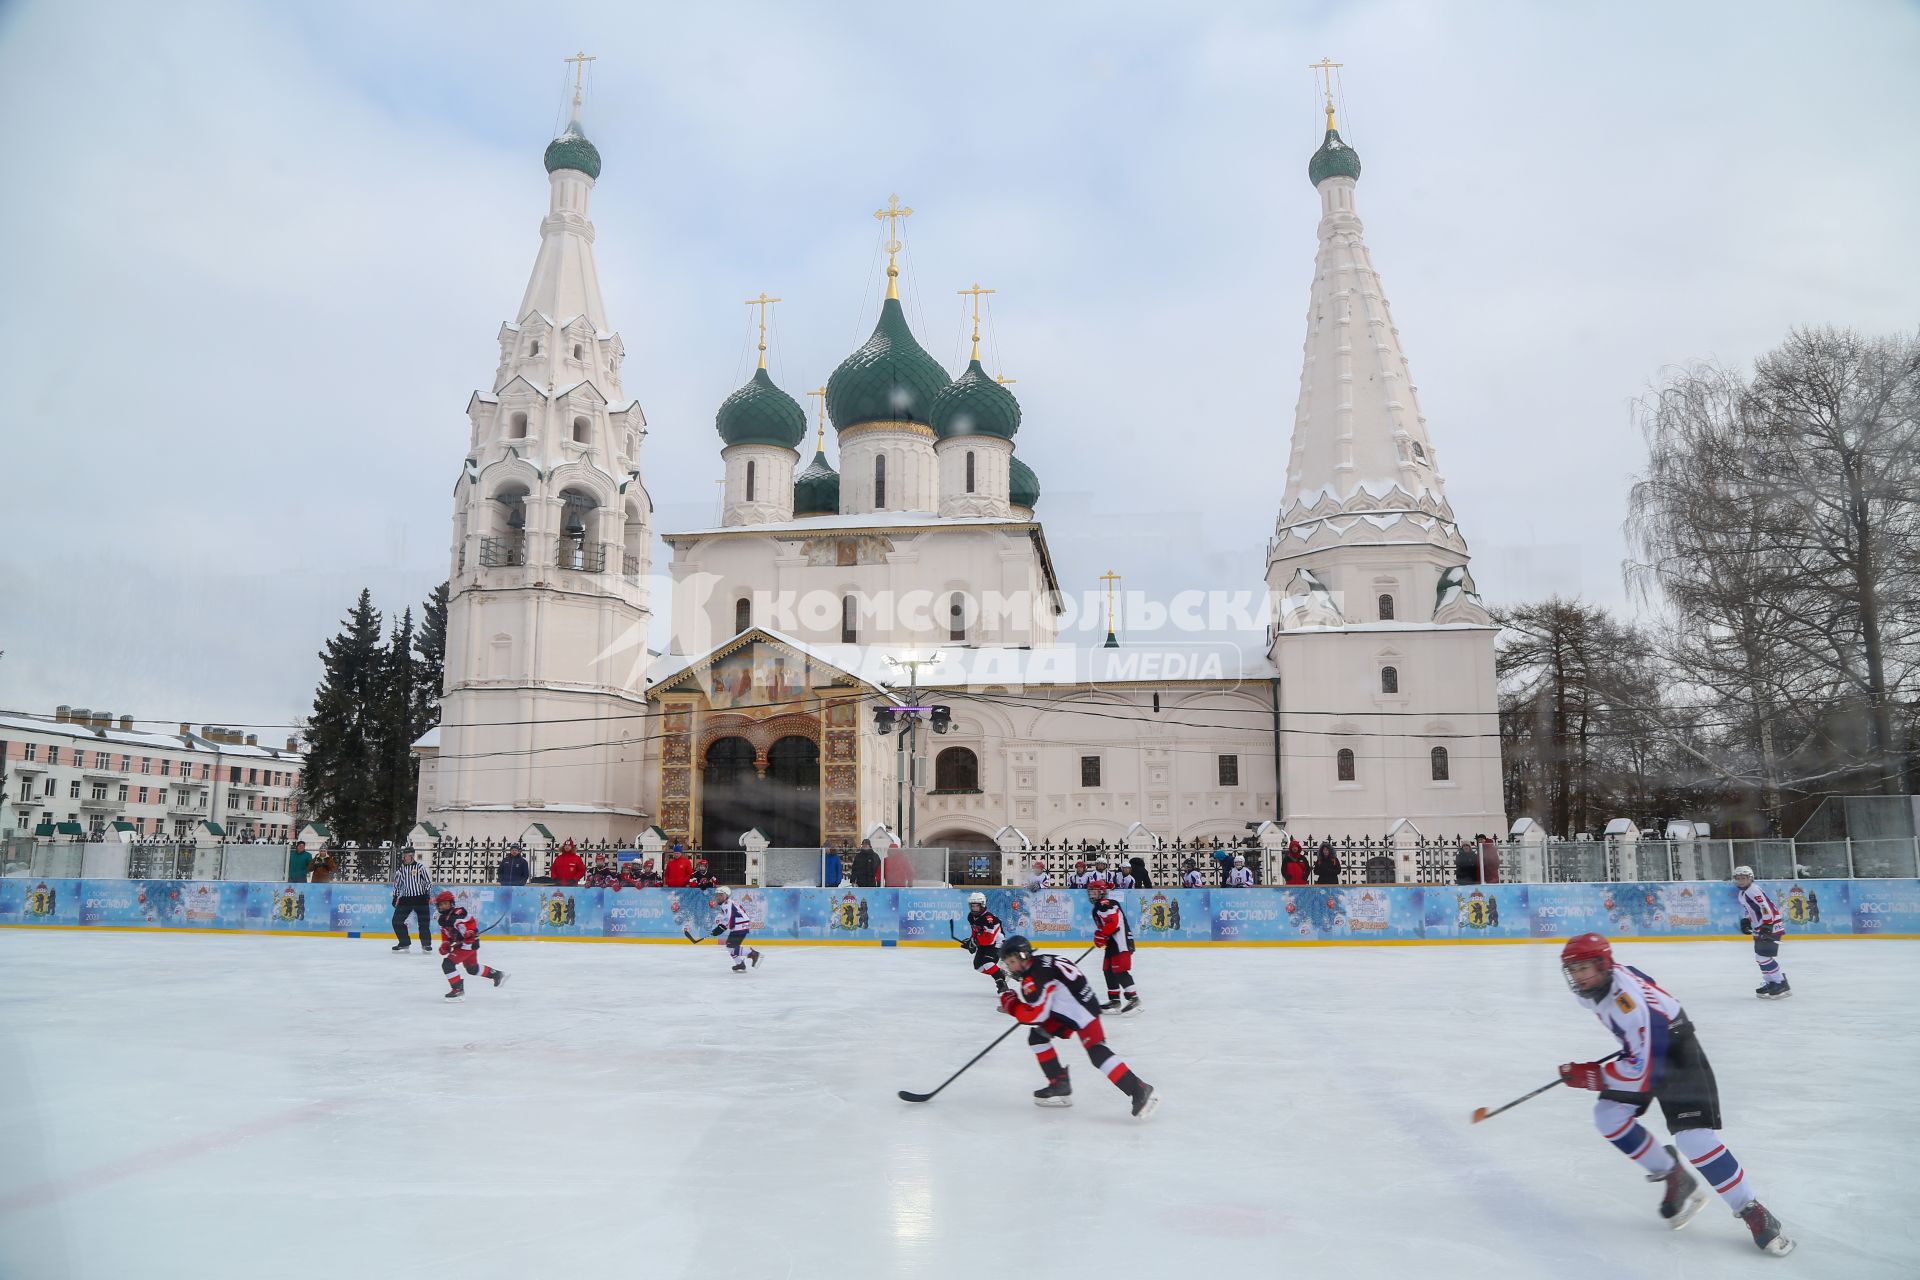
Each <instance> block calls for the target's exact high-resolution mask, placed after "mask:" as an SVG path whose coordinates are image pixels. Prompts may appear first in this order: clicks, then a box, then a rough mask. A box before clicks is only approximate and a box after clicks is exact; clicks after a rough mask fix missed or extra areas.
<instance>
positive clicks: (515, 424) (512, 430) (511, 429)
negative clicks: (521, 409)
mask: <svg viewBox="0 0 1920 1280" xmlns="http://www.w3.org/2000/svg"><path fill="white" fill-rule="evenodd" d="M526 438H527V415H526V414H524V413H516V414H514V415H513V416H511V417H509V418H508V419H507V439H509V440H525V439H526Z"/></svg>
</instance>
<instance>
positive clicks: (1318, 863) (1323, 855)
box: [1313, 844, 1340, 884]
mask: <svg viewBox="0 0 1920 1280" xmlns="http://www.w3.org/2000/svg"><path fill="white" fill-rule="evenodd" d="M1313 882H1314V883H1315V884H1339V883H1340V855H1338V854H1336V853H1335V852H1334V851H1333V846H1332V845H1330V844H1323V845H1321V846H1320V849H1319V851H1318V852H1317V853H1315V854H1314V855H1313Z"/></svg>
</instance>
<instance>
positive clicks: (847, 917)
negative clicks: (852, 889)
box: [827, 893, 873, 932]
mask: <svg viewBox="0 0 1920 1280" xmlns="http://www.w3.org/2000/svg"><path fill="white" fill-rule="evenodd" d="M827 925H828V927H829V928H833V929H840V930H842V931H845V932H853V931H855V930H859V929H870V928H872V927H873V925H872V921H871V919H870V916H869V909H868V907H867V900H866V899H865V898H864V897H862V896H861V895H860V894H857V893H849V894H845V895H843V896H841V897H839V898H836V899H834V901H833V906H832V908H831V909H830V910H829V911H828V912H827Z"/></svg>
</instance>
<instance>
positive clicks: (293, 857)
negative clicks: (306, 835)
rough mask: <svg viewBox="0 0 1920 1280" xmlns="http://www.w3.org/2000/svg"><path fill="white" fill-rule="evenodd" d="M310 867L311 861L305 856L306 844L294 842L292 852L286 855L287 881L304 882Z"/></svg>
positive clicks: (304, 842)
mask: <svg viewBox="0 0 1920 1280" xmlns="http://www.w3.org/2000/svg"><path fill="white" fill-rule="evenodd" d="M312 866H313V859H312V858H311V857H309V856H308V855H307V842H306V841H305V840H295V841H294V842H293V851H292V852H291V853H289V854H288V855H287V879H288V880H289V881H292V882H294V883H299V882H301V881H304V880H305V879H306V878H307V872H308V871H309V870H310V869H311V868H312Z"/></svg>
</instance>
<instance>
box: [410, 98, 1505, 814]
mask: <svg viewBox="0 0 1920 1280" xmlns="http://www.w3.org/2000/svg"><path fill="white" fill-rule="evenodd" d="M1325 110H1326V132H1325V137H1324V140H1323V141H1322V143H1321V145H1320V147H1319V149H1318V150H1317V151H1315V152H1314V153H1313V154H1312V156H1311V157H1310V158H1309V160H1308V163H1307V174H1306V176H1307V178H1308V180H1309V182H1310V184H1311V186H1312V188H1313V190H1314V191H1315V193H1316V194H1317V195H1318V198H1319V202H1320V222H1319V233H1318V239H1319V244H1318V248H1317V253H1316V257H1315V263H1314V276H1313V284H1312V288H1311V292H1310V294H1309V297H1308V300H1307V316H1306V335H1305V348H1304V351H1303V355H1302V361H1301V370H1300V394H1299V400H1298V403H1297V406H1296V409H1295V414H1294V424H1293V437H1292V444H1291V447H1290V450H1289V452H1288V455H1287V458H1286V462H1285V468H1286V469H1285V474H1284V479H1283V480H1282V478H1281V476H1280V473H1279V470H1278V463H1279V459H1278V458H1275V459H1273V460H1272V461H1273V464H1274V467H1273V471H1274V476H1275V480H1276V484H1275V486H1274V487H1275V489H1277V490H1278V497H1277V503H1276V518H1275V524H1274V530H1273V535H1272V537H1271V539H1270V540H1269V541H1268V543H1267V545H1266V548H1265V554H1264V558H1265V587H1266V591H1265V594H1266V598H1267V600H1268V602H1269V606H1270V617H1269V619H1268V625H1267V627H1266V630H1265V633H1264V634H1261V635H1252V636H1248V637H1246V638H1245V639H1246V644H1245V648H1246V650H1247V652H1246V653H1245V655H1244V656H1237V657H1236V658H1235V659H1234V660H1233V661H1232V662H1230V663H1222V662H1220V661H1219V660H1218V658H1219V655H1218V653H1217V652H1215V653H1213V654H1212V655H1211V658H1212V660H1211V661H1209V660H1208V659H1209V656H1210V655H1209V654H1207V653H1205V652H1201V651H1196V652H1195V653H1192V654H1183V653H1182V652H1181V651H1180V650H1179V648H1178V646H1161V645H1153V646H1151V650H1152V651H1151V652H1142V651H1139V650H1138V649H1134V648H1130V647H1129V646H1123V645H1118V644H1117V642H1116V640H1115V637H1114V636H1113V635H1112V633H1111V630H1110V631H1109V636H1108V646H1107V647H1103V648H1095V649H1086V648H1076V647H1072V646H1068V645H1065V644H1063V643H1061V641H1060V639H1059V634H1058V630H1059V628H1058V619H1059V617H1060V615H1061V612H1062V608H1063V605H1062V595H1061V585H1060V583H1059V581H1058V580H1057V578H1056V576H1055V573H1054V568H1053V564H1052V561H1051V559H1050V557H1049V554H1048V550H1047V539H1046V532H1045V528H1044V526H1043V524H1042V523H1041V520H1040V517H1039V514H1038V512H1039V510H1040V507H1041V504H1042V489H1041V484H1040V479H1039V477H1038V476H1037V475H1036V474H1035V472H1034V471H1033V469H1032V468H1031V467H1029V466H1028V465H1027V464H1026V463H1025V462H1023V461H1022V460H1021V458H1020V456H1019V440H1020V437H1021V432H1022V431H1023V430H1024V431H1025V432H1027V433H1028V437H1029V438H1031V436H1032V434H1033V433H1035V432H1047V431H1057V432H1071V431H1074V430H1076V429H1077V428H1076V425H1075V424H1072V423H1061V422H1028V421H1024V420H1023V417H1022V414H1021V409H1020V404H1019V401H1018V400H1017V399H1016V398H1015V396H1014V394H1013V392H1012V391H1011V390H1010V389H1009V387H1008V386H1007V385H1005V384H1004V383H1002V382H1001V381H999V380H998V379H996V378H994V377H992V376H990V375H989V374H988V373H987V372H986V371H985V370H984V369H983V367H982V365H981V362H980V358H979V320H978V316H979V311H978V304H979V295H980V293H981V292H985V291H982V290H980V289H979V286H978V285H975V286H973V289H972V290H967V289H961V290H959V292H961V293H969V292H971V293H972V294H973V299H974V307H975V310H974V316H975V321H974V349H973V358H972V359H971V360H970V361H969V363H968V364H967V367H966V368H964V369H961V370H958V371H957V372H953V373H950V372H949V371H948V370H947V369H946V368H944V367H942V365H941V364H940V362H939V361H937V360H936V359H934V358H933V357H932V356H931V355H929V354H928V353H927V352H926V350H925V349H923V348H922V346H921V345H920V343H919V341H918V340H917V339H916V338H915V336H914V334H913V331H912V329H911V328H910V326H909V324H908V321H907V315H906V312H905V311H904V310H903V308H902V306H901V301H900V299H901V291H902V289H911V288H913V287H915V282H913V281H907V280H903V279H902V277H901V270H900V267H899V265H898V258H899V253H900V250H901V248H902V245H901V242H900V240H899V238H898V237H899V235H900V234H901V229H900V228H901V223H902V220H903V219H905V218H907V217H909V216H910V215H911V213H912V210H911V209H909V208H906V207H904V206H902V205H901V204H900V203H899V201H898V199H897V198H892V199H890V200H889V201H888V204H887V206H886V207H884V208H882V209H881V210H879V211H878V212H877V213H876V214H875V215H874V216H876V217H877V218H879V219H881V220H882V221H883V222H884V223H885V224H886V233H887V241H886V244H885V249H886V251H887V255H888V264H887V269H886V270H887V276H886V278H887V288H886V296H885V298H884V299H883V300H882V301H881V303H880V307H879V313H878V315H876V316H875V317H874V325H873V333H872V336H871V337H870V338H868V339H867V341H866V342H865V343H864V344H863V345H862V346H861V347H860V348H859V349H858V350H856V351H854V352H852V353H851V354H849V355H848V356H847V357H846V359H845V360H843V361H842V362H841V363H840V365H839V367H838V368H837V369H835V370H833V372H832V374H831V376H830V377H829V378H828V379H827V380H826V384H825V386H824V387H822V388H820V389H818V390H815V391H809V392H807V393H806V394H807V395H808V396H810V397H813V398H815V399H816V400H817V402H818V408H817V409H816V410H815V412H814V413H813V414H812V415H810V414H809V412H808V410H807V409H804V408H802V406H801V403H800V401H799V400H797V399H796V398H795V396H794V395H793V394H792V393H790V392H789V391H787V390H784V389H782V388H780V387H778V386H776V385H775V384H774V382H773V381H772V379H771V378H770V377H769V376H768V372H767V368H766V325H765V309H764V308H765V306H766V305H767V304H769V303H771V302H773V301H777V299H769V298H767V297H766V296H765V295H764V294H763V295H762V296H761V298H760V299H758V300H757V301H758V303H759V304H760V305H761V308H762V310H761V313H760V316H761V324H760V335H761V337H760V344H759V345H760V361H759V367H758V368H757V369H756V370H755V371H754V374H753V376H752V378H751V379H750V380H749V381H748V382H747V383H746V385H744V386H742V387H740V388H739V389H738V390H736V391H734V392H733V393H732V394H731V395H728V396H727V397H726V398H725V399H724V400H722V401H721V402H720V404H719V406H718V409H717V412H716V415H715V427H716V429H717V432H718V436H719V439H718V441H717V444H718V458H717V460H716V462H717V470H718V472H719V474H721V475H722V476H723V477H724V481H723V483H724V499H723V503H722V510H721V514H720V518H719V523H717V524H715V525H712V526H711V527H705V528H692V529H668V530H664V531H660V534H659V536H660V539H661V541H662V542H664V544H665V546H666V547H667V548H668V550H669V553H670V564H669V565H668V566H667V572H666V573H665V574H664V575H662V576H661V577H660V578H659V579H656V578H655V575H654V572H653V567H652V547H653V544H654V539H655V535H656V531H655V529H654V526H653V507H652V503H651V501H650V499H649V498H648V495H647V488H646V484H645V481H644V479H643V469H642V464H641V458H640V453H641V447H642V443H643V440H644V437H645V435H646V418H645V414H644V412H643V411H642V409H641V406H640V403H639V401H638V400H636V399H633V398H630V397H629V396H628V394H627V393H626V391H625V390H624V388H623V385H622V380H621V363H622V359H623V357H624V355H625V348H624V346H623V345H622V343H621V340H620V337H619V334H618V333H617V332H616V331H615V330H614V329H613V328H612V324H611V321H610V318H609V315H608V312H607V309H606V305H605V302H604V300H603V299H602V296H601V291H600V283H599V279H598V276H597V273H596V270H595V266H594V256H593V244H594V238H595V232H594V225H593V223H592V221H591V219H590V217H589V209H588V203H589V198H590V196H591V194H592V192H593V188H594V184H595V180H596V179H597V178H598V177H599V175H600V171H601V156H600V152H599V150H598V148H596V147H595V146H594V144H593V143H592V142H591V141H589V140H588V138H587V135H586V132H585V128H584V125H583V123H582V120H581V99H580V95H579V93H578V90H577V88H576V93H575V97H574V106H573V113H572V118H571V121H570V123H569V124H568V125H567V127H566V129H565V131H564V132H563V133H562V134H561V135H560V136H559V137H558V138H556V139H554V140H553V142H552V143H550V144H549V145H548V147H547V149H546V153H545V166H546V170H547V175H548V187H549V207H548V211H547V214H546V217H545V218H544V219H543V220H542V221H541V224H540V247H539V251H538V253H537V255H536V257H535V260H534V265H533V270H532V274H531V277H530V279H529V280H528V282H527V287H526V291H525V293H524V295H523V296H522V298H521V302H520V305H519V307H518V309H517V310H516V311H515V312H514V313H513V316H512V318H511V319H510V320H509V321H507V322H506V323H504V324H502V325H501V326H500V329H499V332H498V335H497V341H498V346H499V350H498V363H497V366H496V368H495V371H494V376H493V381H492V384H491V388H490V389H489V390H487V391H483V392H477V393H475V394H474V395H473V396H472V398H471V400H470V401H469V403H468V408H467V416H468V419H469V423H470V428H471V430H470V436H469V443H468V448H467V452H466V456H465V459H464V462H463V463H462V464H461V466H460V468H459V475H458V478H457V480H456V482H455V485H454V493H453V526H452V542H451V547H450V556H449V573H450V580H451V588H450V590H451V598H450V601H449V605H448V623H447V632H448V634H447V656H446V687H445V697H444V701H443V709H442V725H441V727H440V729H439V730H437V731H436V732H435V733H434V734H431V735H429V736H428V737H427V738H426V739H423V740H422V742H421V744H420V745H419V747H418V748H417V755H418V757H419V760H420V766H421V787H420V810H421V818H422V821H424V822H427V823H430V824H432V825H433V826H434V827H435V828H436V829H437V830H439V831H440V832H441V833H442V834H443V837H445V838H451V839H458V840H484V839H494V840H503V839H511V838H517V837H519V836H520V835H521V834H522V833H523V832H525V831H527V830H528V829H529V828H530V827H531V826H532V825H533V824H539V825H540V826H541V827H544V828H545V829H546V830H547V831H550V832H551V833H552V834H553V835H554V837H555V838H557V839H563V838H566V837H569V836H570V837H572V838H574V839H575V840H577V841H580V842H583V843H584V842H589V841H592V842H610V843H617V844H621V845H626V844H630V843H632V842H633V841H634V840H635V839H636V838H637V836H638V835H639V834H640V833H641V832H643V831H648V830H652V831H653V833H654V834H655V836H656V837H657V838H661V839H665V840H669V841H672V840H678V841H682V842H684V843H685V844H686V845H687V846H688V847H689V848H699V849H710V850H734V849H738V848H739V847H741V841H742V839H743V838H751V837H750V835H749V833H751V832H756V831H757V832H758V833H759V837H760V838H763V839H764V840H765V841H767V842H768V843H769V844H771V845H772V846H775V847H785V848H808V847H817V846H819V845H822V844H832V845H835V846H840V847H845V846H851V845H857V844H858V843H859V841H860V840H862V839H863V838H875V839H876V843H878V842H879V841H880V840H883V839H893V840H896V841H900V842H904V843H906V844H908V845H914V846H926V847H939V846H945V847H948V848H953V849H995V848H1000V849H1007V850H1018V849H1023V848H1027V847H1032V846H1040V845H1051V846H1052V847H1054V848H1059V847H1062V846H1063V845H1072V846H1076V847H1077V846H1079V845H1080V844H1081V843H1082V842H1083V841H1084V842H1091V843H1094V844H1099V843H1102V842H1104V843H1105V844H1107V845H1108V846H1111V847H1121V846H1125V847H1128V848H1130V849H1141V848H1161V847H1165V846H1166V845H1167V844H1169V843H1180V844H1187V845H1191V844H1192V843H1193V842H1195V841H1200V842H1204V843H1207V844H1211V843H1214V842H1216V841H1225V842H1229V843H1231V842H1233V841H1237V840H1240V839H1242V838H1244V837H1245V836H1246V835H1247V833H1248V831H1249V830H1253V829H1260V830H1262V831H1263V832H1265V833H1267V835H1269V836H1272V835H1273V834H1274V833H1280V832H1284V833H1288V834H1291V835H1292V836H1293V837H1296V838H1299V839H1302V840H1309V839H1318V838H1321V837H1331V838H1333V839H1336V840H1338V839H1341V838H1346V837H1351V838H1355V839H1360V838H1368V837H1371V838H1374V839H1379V838H1381V837H1384V836H1387V835H1389V834H1391V833H1395V832H1407V831H1411V832H1414V833H1419V834H1423V835H1426V836H1429V837H1432V836H1450V835H1456V834H1459V835H1471V834H1474V833H1477V832H1488V833H1492V834H1500V833H1503V832H1504V831H1505V829H1506V822H1505V817H1504V815H1503V813H1502V804H1501V770H1500V740H1499V731H1498V723H1497V720H1498V717H1497V704H1496V690H1495V681H1494V662H1493V656H1494V637H1495V633H1496V628H1495V627H1494V626H1493V625H1492V623H1491V621H1490V619H1489V617H1488V615H1487V612H1486V610H1485V609H1484V607H1483V606H1482V604H1481V601H1480V598H1479V595H1478V594H1477V592H1476V590H1475V587H1474V581H1473V577H1472V574H1471V573H1470V571H1469V567H1468V565H1469V553H1468V549H1467V542H1466V538H1465V536H1464V534H1463V533H1462V531H1461V528H1460V525H1459V523H1458V522H1457V521H1456V519H1455V515H1454V512H1453V509H1452V507H1451V506H1450V505H1449V503H1448V501H1447V497H1446V491H1445V485H1444V482H1443V480H1442V477H1441V471H1440V452H1439V450H1438V449H1437V448H1436V447H1435V442H1434V440H1433V438H1432V437H1431V436H1430V435H1429V432H1428V427H1427V422H1426V419H1425V417H1424V416H1422V414H1421V412H1420V406H1419V402H1418V398H1417V396H1416V392H1415V387H1414V384H1413V382H1412V380H1411V377H1410V374H1409V370H1408V365H1407V359H1406V356H1405V354H1404V353H1403V352H1402V350H1401V347H1400V339H1399V333H1398V330H1397V329H1396V328H1395V327H1394V323H1393V317H1392V313H1391V311H1390V310H1389V308H1388V305H1387V299H1386V294H1385V292H1384V290H1383V288H1382V286H1381V282H1380V277H1379V275H1378V274H1377V273H1376V272H1375V270H1374V267H1373V262H1372V259H1371V257H1370V256H1369V254H1368V250H1367V246H1366V242H1365V239H1364V236H1363V229H1362V225H1361V221H1360V217H1359V215H1358V213H1357V211H1356V205H1355V193H1356V190H1357V187H1358V183H1359V178H1360V173H1361V166H1360V158H1359V155H1358V154H1357V153H1356V152H1355V150H1354V149H1353V148H1352V147H1351V146H1349V145H1348V144H1347V142H1346V141H1345V140H1344V139H1342V138H1341V136H1340V133H1339V130H1338V128H1337V126H1336V120H1335V115H1334V107H1333V101H1332V97H1331V95H1329V97H1328V100H1327V104H1326V108H1325ZM1195 374H1196V376H1202V377H1204V376H1207V375H1206V371H1203V370H1196V371H1195ZM810 416H812V417H814V419H815V421H814V422H812V423H810V422H809V418H810ZM829 424H830V426H831V430H832V435H833V441H832V448H831V450H830V449H829V445H828V440H827V432H828V427H829ZM1081 429H1084V428H1081ZM809 436H812V437H813V438H812V440H809ZM809 443H811V445H812V446H813V448H812V456H811V458H810V459H808V460H807V461H806V465H805V466H802V459H803V449H804V447H805V446H806V445H808V444H809ZM1263 461H1265V460H1254V465H1260V464H1261V462H1263ZM674 479H675V480H676V481H681V482H684V481H686V480H689V479H691V477H675V478H674ZM1259 554H1260V552H1259V549H1258V548H1254V547H1249V548H1248V549H1247V559H1248V569H1249V573H1250V575H1251V574H1252V572H1253V571H1254V569H1255V566H1256V565H1257V564H1258V563H1259V559H1258V557H1259ZM656 587H657V589H658V591H665V592H667V593H670V600H669V601H668V602H667V604H668V607H669V625H668V628H667V633H668V636H669V639H668V643H667V646H666V651H665V652H664V653H660V654H655V653H650V652H649V650H648V648H647V640H646V638H647V634H648V628H649V625H650V622H651V619H652V610H653V609H654V607H655V605H656V600H655V599H654V597H655V595H656V594H657V590H656ZM1263 824H1264V825H1263Z"/></svg>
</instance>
